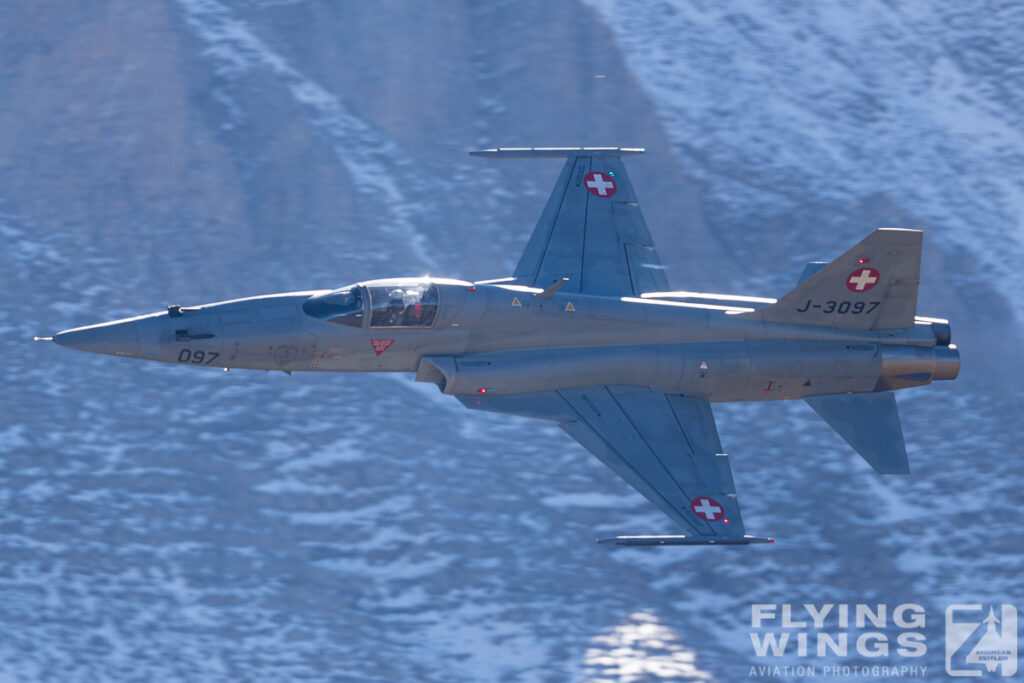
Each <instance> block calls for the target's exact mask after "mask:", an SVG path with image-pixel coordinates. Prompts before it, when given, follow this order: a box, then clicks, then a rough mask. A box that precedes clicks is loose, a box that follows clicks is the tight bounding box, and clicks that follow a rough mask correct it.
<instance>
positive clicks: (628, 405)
mask: <svg viewBox="0 0 1024 683" xmlns="http://www.w3.org/2000/svg"><path fill="white" fill-rule="evenodd" d="M458 398H459V399H460V400H461V401H462V402H463V403H464V404H465V405H466V406H467V407H469V408H474V409H477V410H491V411H497V412H505V413H512V414H516V415H525V416H528V417H543V418H546V419H550V420H555V421H557V422H560V423H561V426H562V428H563V429H564V430H565V431H566V432H568V433H569V434H570V435H571V436H572V437H573V438H574V439H576V440H577V441H578V442H579V443H580V444H582V445H583V447H584V448H586V449H587V450H589V451H590V452H591V453H593V454H594V455H596V456H597V457H598V458H599V459H600V460H601V461H602V462H604V464H606V465H607V466H608V467H609V468H611V469H612V470H613V471H614V472H615V473H616V474H618V475H619V476H620V477H622V478H623V479H625V480H626V482H628V483H629V484H630V485H631V486H632V487H633V488H635V489H636V490H637V491H639V492H640V493H641V494H643V495H644V496H645V497H646V498H647V499H648V500H650V501H651V502H652V503H654V504H655V505H656V506H657V507H658V508H659V509H660V510H661V511H662V512H664V513H665V514H666V515H668V516H669V517H671V518H672V520H674V521H675V522H676V523H677V524H678V525H679V526H681V527H682V528H683V529H684V530H685V535H683V536H618V537H615V538H610V539H603V540H602V541H601V542H603V543H615V544H619V545H703V544H723V545H728V544H747V543H759V542H770V539H761V538H754V537H751V536H746V535H744V528H743V519H742V517H741V516H740V509H739V504H738V502H737V500H736V489H735V487H734V485H733V480H732V472H731V470H730V468H729V458H728V456H727V455H725V454H724V453H722V446H721V443H720V442H719V440H718V430H717V429H716V428H715V421H714V416H713V415H712V414H711V404H710V403H708V402H707V401H706V400H703V399H695V398H687V397H684V396H680V395H674V394H665V393H663V392H658V391H654V390H651V389H648V388H646V387H632V386H611V387H609V386H595V387H584V388H580V389H564V390H560V391H548V392H541V393H536V394H527V395H511V396H466V397H462V396H460V397H458Z"/></svg>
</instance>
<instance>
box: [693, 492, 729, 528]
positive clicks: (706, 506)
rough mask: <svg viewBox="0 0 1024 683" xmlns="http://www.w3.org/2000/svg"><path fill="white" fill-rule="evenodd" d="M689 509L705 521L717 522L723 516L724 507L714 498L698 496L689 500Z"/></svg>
mask: <svg viewBox="0 0 1024 683" xmlns="http://www.w3.org/2000/svg"><path fill="white" fill-rule="evenodd" d="M690 509H691V510H693V514H695V515H697V516H698V517H700V518H701V519H703V520H704V521H705V522H717V521H718V520H720V519H722V517H725V508H724V507H723V506H722V504H721V503H719V502H718V501H717V500H715V499H714V498H708V497H707V496H699V497H697V498H694V499H693V500H691V501H690Z"/></svg>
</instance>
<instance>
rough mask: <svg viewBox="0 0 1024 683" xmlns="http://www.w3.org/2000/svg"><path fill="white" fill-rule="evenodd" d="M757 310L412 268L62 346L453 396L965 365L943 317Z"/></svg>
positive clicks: (723, 388)
mask: <svg viewBox="0 0 1024 683" xmlns="http://www.w3.org/2000/svg"><path fill="white" fill-rule="evenodd" d="M750 310H752V308H750V307H749V304H742V305H740V304H737V303H735V300H731V301H728V300H727V301H725V302H720V303H707V302H706V301H705V302H704V303H693V302H685V301H671V300H667V299H660V298H637V297H612V296H607V297H606V296H592V295H581V294H578V293H572V292H563V291H556V292H553V293H548V292H542V290H539V289H534V288H529V287H522V286H517V285H512V284H506V283H500V282H499V283H476V284H474V283H470V282H463V281H459V280H439V279H432V280H425V279H413V278H409V279H392V280H377V281H371V282H366V283H360V284H358V285H352V286H351V287H348V288H344V289H343V290H316V291H306V292H293V293H287V294H276V295H270V296H261V297H253V298H247V299H238V300H233V301H224V302H218V303H212V304H207V305H203V306H196V307H187V308H182V307H169V308H168V310H167V311H161V312H159V313H153V314H150V315H145V316H140V317H137V318H130V319H126V320H120V321H114V322H112V323H106V324H102V325H94V326H90V327H84V328H77V329H74V330H68V331H65V332H62V333H60V334H59V335H57V337H56V338H55V341H57V342H58V343H60V344H62V345H65V346H69V347H72V348H78V349H82V350H87V351H94V352H99V353H109V354H113V355H119V356H128V357H133V358H141V359H147V360H155V361H161V362H167V363H178V364H182V365H199V366H211V367H220V368H246V369H260V370H280V371H284V372H297V371H316V372H415V373H417V379H419V380H421V381H427V382H433V383H435V384H437V385H438V386H439V387H440V388H441V390H442V391H444V392H445V393H449V394H469V393H474V392H475V393H495V394H502V393H528V392H532V391H547V390H551V389H560V388H570V387H576V386H587V385H616V384H629V385H640V386H650V387H653V388H657V389H659V390H663V391H668V392H674V393H680V394H685V395H688V396H694V397H700V398H706V399H708V400H711V401H756V400H771V399H795V398H803V397H805V396H812V395H819V394H834V393H843V392H870V391H884V390H890V389H898V388H903V387H908V386H919V385H922V384H927V383H929V382H931V381H932V380H934V379H952V378H954V377H955V376H956V374H957V372H958V370H959V355H958V352H957V351H956V347H955V346H953V345H950V344H949V339H948V326H944V325H943V324H942V321H930V320H921V321H919V323H918V324H917V325H915V326H914V327H912V328H907V329H896V330H850V329H841V328H833V327H821V326H811V325H788V324H777V323H765V322H761V321H760V320H752V319H748V318H745V317H744V316H743V314H744V313H746V312H748V311H750ZM943 330H945V331H946V334H945V336H944V333H943Z"/></svg>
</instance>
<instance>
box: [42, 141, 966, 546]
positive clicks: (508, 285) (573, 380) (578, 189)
mask: <svg viewBox="0 0 1024 683" xmlns="http://www.w3.org/2000/svg"><path fill="white" fill-rule="evenodd" d="M642 152H643V150H642V149H626V148H618V147H608V148H603V147H602V148H559V149H550V148H548V149H534V148H515V149H512V148H498V149H488V150H483V151H479V152H473V154H475V155H476V156H481V157H491V158H516V159H524V158H551V157H562V158H566V163H565V166H564V168H563V170H562V173H561V175H560V176H559V178H558V182H557V183H556V185H555V188H554V190H553V191H552V193H551V197H550V198H549V199H548V203H547V206H546V207H545V208H544V212H543V213H542V214H541V217H540V220H539V221H538V222H537V226H536V228H535V229H534V231H533V235H532V236H531V237H530V240H529V242H528V243H527V245H526V250H525V252H524V253H523V255H522V258H521V259H520V260H519V265H518V266H516V269H515V272H514V273H513V274H512V276H511V277H507V278H503V279H499V280H487V281H482V282H465V281H462V280H451V279H440V278H416V277H410V278H394V279H386V280H372V281H369V282H360V283H357V284H353V285H348V286H346V287H342V288H340V289H335V290H317V291H307V292H292V293H287V294H274V295H270V296H260V297H253V298H248V299H237V300H233V301H223V302H219V303H212V304H205V305H201V306H188V307H184V306H169V307H168V308H167V310H165V311H160V312H158V313H151V314H149V315H143V316H139V317H137V318H130V319H127V320H118V321H114V322H109V323H104V324H100V325H92V326H89V327H80V328H77V329H73V330H67V331H64V332H61V333H60V334H58V335H56V337H54V341H56V342H57V343H58V344H60V345H61V346H66V347H69V348H73V349H80V350H83V351H92V352H95V353H106V354H112V355H116V356H127V357H130V358H142V359H147V360H155V361H162V362H166V363H178V364H181V365H207V366H217V367H223V368H256V369H263V370H282V371H284V372H289V373H290V372H293V371H298V370H308V371H319V372H410V373H415V377H416V380H417V381H420V382H430V383H433V384H436V385H437V387H438V388H439V389H440V390H441V392H442V393H445V394H450V395H451V396H454V397H455V398H456V399H458V400H459V401H461V402H462V403H463V404H464V405H465V406H466V407H468V408H471V409H473V410H490V411H497V412H501V413H508V414H512V415H521V416H526V417H533V418H539V419H542V420H551V421H554V422H557V423H558V424H559V425H560V426H561V427H562V428H563V429H564V430H565V431H566V432H568V433H569V434H570V435H571V436H572V437H573V438H574V439H576V440H577V441H578V442H579V443H580V444H582V445H583V447H584V448H586V449H587V450H589V451H590V452H591V453H593V454H594V455H596V456H597V457H598V458H600V459H601V460H602V461H603V462H604V463H605V464H606V465H607V466H608V467H610V468H611V469H612V470H613V471H614V472H615V473H616V474H618V475H619V476H620V477H622V478H623V479H625V480H626V481H627V482H628V483H629V484H630V485H632V486H633V487H634V488H635V489H637V490H638V491H639V492H640V493H641V494H643V495H644V496H646V497H647V499H648V500H650V501H651V502H652V503H654V504H655V505H656V506H657V507H658V508H659V509H661V510H662V511H663V512H664V513H665V514H666V515H668V516H669V517H670V518H672V520H673V521H675V522H676V523H677V524H678V525H679V526H680V527H681V528H682V531H683V533H681V534H680V535H674V536H617V537H614V538H608V539H602V540H601V541H600V542H604V543H614V544H620V545H669V544H671V545H700V544H726V545H745V544H750V543H762V542H770V541H771V539H767V538H757V537H754V536H750V535H747V534H745V533H744V526H743V519H742V517H741V516H740V510H739V505H738V503H737V500H736V489H735V486H734V485H733V478H732V472H731V470H730V467H729V459H728V457H727V456H726V455H725V454H724V453H723V452H722V445H721V443H720V442H719V438H718V431H717V430H716V428H715V421H714V417H713V416H712V412H711V404H712V403H713V402H716V401H767V400H778V399H803V400H804V401H807V402H808V403H809V404H810V405H811V407H812V408H813V409H814V410H815V411H817V412H818V414H819V415H821V416H822V417H823V418H824V419H825V421H826V422H828V423H829V424H830V425H831V426H832V427H833V428H835V430H836V431H837V432H839V434H840V435H841V436H842V437H843V438H844V439H845V440H846V441H847V442H848V443H849V444H850V446H852V447H853V449H854V450H856V451H857V452H858V453H860V455H861V456H863V457H864V459H865V460H866V461H867V462H868V463H869V464H870V465H871V466H872V467H874V468H875V470H877V471H878V472H880V473H882V474H907V473H908V472H909V466H908V463H907V452H906V448H905V446H904V442H903V433H902V429H901V426H900V420H899V415H898V414H897V411H896V402H895V400H894V398H893V390H895V389H904V388H907V387H916V386H921V385H924V384H928V383H930V382H931V381H932V380H939V379H954V378H955V377H956V376H957V373H958V372H959V369H960V357H959V353H958V351H957V348H956V346H955V345H953V344H951V343H950V327H949V324H948V322H947V321H945V320H939V319H935V318H922V317H919V316H917V315H916V308H917V287H918V277H919V272H920V262H921V233H920V232H919V231H916V230H901V229H896V228H882V229H879V230H876V231H875V232H873V233H871V234H870V235H868V236H867V237H866V238H865V239H864V240H863V241H862V242H860V243H859V244H857V245H856V246H854V247H853V248H852V249H849V250H848V251H846V252H845V253H843V254H842V255H840V256H839V257H838V258H836V259H835V260H833V261H832V262H830V263H811V264H808V265H807V267H806V268H805V269H804V271H803V275H802V277H801V278H800V281H799V283H798V284H797V286H796V288H795V289H793V290H792V291H791V292H789V293H788V294H786V295H785V296H783V297H782V298H781V299H778V300H776V299H769V298H763V297H754V296H727V295H718V294H708V293H702V292H690V291H673V290H672V289H671V287H670V286H669V283H668V280H667V278H666V277H665V271H664V269H663V268H662V266H661V264H660V262H659V259H658V255H657V252H656V250H655V248H654V244H653V243H652V241H651V235H650V233H649V232H648V229H647V225H646V224H645V222H644V218H643V215H642V214H641V212H640V206H639V204H638V202H637V196H636V194H635V193H634V191H633V187H632V185H631V184H630V182H629V178H628V176H627V175H626V169H625V167H624V165H623V162H622V158H623V157H625V156H629V155H634V154H640V153H642Z"/></svg>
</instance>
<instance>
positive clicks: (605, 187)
mask: <svg viewBox="0 0 1024 683" xmlns="http://www.w3.org/2000/svg"><path fill="white" fill-rule="evenodd" d="M583 184H584V185H586V186H587V192H589V193H590V194H592V195H594V196H595V197H611V196H612V195H613V194H615V190H617V189H618V188H617V187H616V186H615V180H613V179H612V177H611V176H610V175H608V174H607V173H601V172H600V171H591V172H590V173H588V174H587V175H586V176H585V177H584V178H583Z"/></svg>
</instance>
